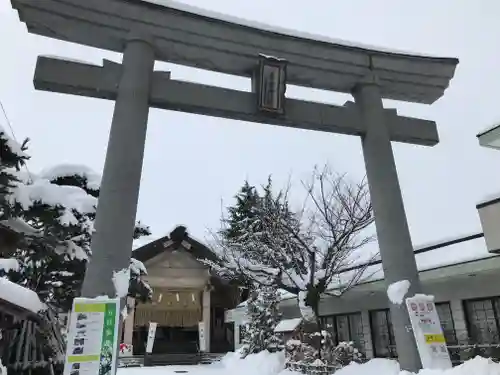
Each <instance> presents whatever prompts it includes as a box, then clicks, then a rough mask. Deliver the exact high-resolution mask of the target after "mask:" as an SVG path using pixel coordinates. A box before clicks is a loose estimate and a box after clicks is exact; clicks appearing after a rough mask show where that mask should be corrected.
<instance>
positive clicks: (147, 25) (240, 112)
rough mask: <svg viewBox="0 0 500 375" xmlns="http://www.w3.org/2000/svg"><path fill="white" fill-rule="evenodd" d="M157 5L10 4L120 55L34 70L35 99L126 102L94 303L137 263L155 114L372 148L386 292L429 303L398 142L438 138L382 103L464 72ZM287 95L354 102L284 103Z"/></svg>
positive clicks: (44, 28) (413, 361)
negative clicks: (59, 96)
mask: <svg viewBox="0 0 500 375" xmlns="http://www.w3.org/2000/svg"><path fill="white" fill-rule="evenodd" d="M160 2H161V0H146V1H141V0H85V1H81V0H43V1H40V0H11V3H12V6H13V8H15V9H16V10H17V11H18V13H19V16H20V19H21V21H22V22H24V23H25V24H26V25H27V27H28V31H29V32H31V33H35V34H38V35H43V36H47V37H51V38H56V39H61V40H65V41H69V42H74V43H79V44H83V45H87V46H92V47H96V48H101V49H107V50H111V51H116V52H119V53H123V61H122V63H121V64H118V63H113V62H109V61H104V63H103V65H102V66H95V65H91V64H85V63H79V62H71V61H64V60H60V59H55V58H48V57H39V59H38V62H37V66H36V71H35V79H34V82H35V87H36V88H37V89H40V90H46V91H53V92H61V93H68V94H74V95H82V96H88V97H94V98H102V99H109V100H114V101H115V109H114V114H113V120H112V125H111V132H110V137H109V143H108V149H107V154H106V161H105V166H104V172H103V180H102V185H101V193H100V198H99V206H98V208H97V217H96V223H95V228H96V232H95V234H94V236H93V238H92V245H91V247H92V252H93V259H92V261H91V262H90V264H89V266H88V270H87V273H86V276H85V281H84V286H83V294H84V296H87V297H94V296H96V295H99V294H102V293H106V294H108V295H113V294H114V289H113V285H112V282H111V276H112V273H113V271H115V270H119V269H122V268H124V267H127V266H128V264H129V260H130V256H131V248H132V233H133V228H134V222H135V216H136V209H137V200H138V194H139V185H140V178H141V169H142V162H143V153H144V143H145V137H146V127H147V119H148V112H149V107H156V108H162V109H169V110H175V111H183V112H190V113H197V114H202V115H209V116H217V117H224V118H230V119H236V120H242V121H250V122H259V123H266V124H272V125H281V126H287V127H294V128H302V129H308V130H315V131H324V132H333V133H341V134H349V135H356V136H359V137H361V139H362V147H363V154H364V159H365V164H366V173H367V177H368V182H369V188H370V193H371V199H372V203H373V208H374V213H375V222H376V230H377V235H378V243H379V247H380V254H381V257H382V261H383V269H384V274H385V279H386V283H387V284H388V285H389V284H391V283H393V282H396V281H399V280H403V279H405V280H408V281H410V282H411V287H410V291H409V295H414V294H416V293H420V292H421V286H420V281H419V277H418V271H417V267H416V263H415V257H414V254H413V246H412V242H411V238H410V233H409V229H408V224H407V220H406V215H405V210H404V205H403V200H402V196H401V190H400V186H399V182H398V177H397V172H396V167H395V162H394V156H393V152H392V146H391V142H393V141H394V142H405V143H411V144H417V145H425V146H433V145H435V144H437V143H438V141H439V138H438V134H437V130H436V124H435V123H434V122H433V121H429V120H422V119H415V118H409V117H404V116H400V115H398V114H397V112H396V110H392V109H384V107H383V104H382V99H383V98H389V99H395V100H401V101H408V102H416V103H423V104H432V103H433V102H434V101H436V100H437V99H439V98H440V97H441V96H442V95H443V93H444V91H445V89H446V88H447V87H448V84H449V81H450V80H451V78H452V77H453V75H454V72H455V68H456V65H457V64H458V60H457V59H453V58H433V57H423V56H413V55H409V54H404V53H395V52H387V51H382V50H377V49H374V48H368V47H359V46H351V45H345V44H343V43H339V42H336V41H332V40H326V39H324V38H320V37H315V36H311V35H306V36H300V35H295V34H294V33H293V32H290V31H288V30H280V29H275V28H272V27H270V26H267V25H257V24H251V23H249V22H246V21H242V20H234V19H230V18H228V17H225V16H221V15H216V14H209V13H207V12H203V11H201V10H199V9H196V8H190V7H187V6H185V5H181V4H176V3H174V2H171V1H165V0H163V5H160V4H158V3H160ZM155 3H156V4H155ZM261 54H267V55H272V56H277V57H279V59H275V58H274V59H273V58H266V57H262V56H261ZM155 60H160V61H167V62H173V63H176V64H182V65H187V66H192V67H197V68H202V69H207V70H212V71H218V72H223V73H228V74H234V75H239V76H244V77H253V78H254V80H253V81H254V83H255V84H254V91H253V92H242V91H236V90H231V89H226V88H220V87H214V86H206V85H201V84H196V83H188V82H182V81H176V80H174V79H172V78H171V77H170V73H169V72H160V71H154V68H153V66H154V62H155ZM259 64H260V65H259ZM257 66H260V68H259V69H256V67H257ZM266 69H267V70H266ZM256 72H257V73H256ZM285 73H286V74H285ZM266 74H267V76H266ZM273 78H274V79H273ZM276 78H278V79H276ZM264 80H266V82H264ZM276 82H277V83H276ZM287 83H289V84H293V85H299V86H304V87H310V88H318V89H326V90H332V91H337V92H345V93H351V94H352V95H353V97H354V99H355V101H354V102H348V103H346V105H344V106H334V105H327V104H319V103H313V102H307V101H302V100H292V99H285V97H284V92H285V87H286V84H287ZM264 84H270V85H271V86H274V87H272V89H271V90H267V91H265V90H264V89H263V88H264V86H265V85H264ZM266 87H267V86H266ZM266 96H271V97H272V100H271V102H267V101H265V103H264V101H263V100H262V98H263V97H266ZM269 103H271V104H269ZM391 313H392V320H393V324H394V333H395V339H396V344H397V350H398V354H399V360H400V363H401V366H402V368H403V369H406V370H411V371H414V370H417V369H418V368H420V359H419V356H418V352H417V350H416V345H415V341H414V338H413V334H412V332H411V330H410V329H409V327H410V321H409V317H408V313H407V310H406V307H405V306H404V305H402V306H396V305H394V304H391Z"/></svg>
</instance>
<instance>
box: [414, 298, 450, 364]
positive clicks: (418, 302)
mask: <svg viewBox="0 0 500 375" xmlns="http://www.w3.org/2000/svg"><path fill="white" fill-rule="evenodd" d="M406 305H407V307H408V313H409V314H410V321H411V325H412V328H413V334H414V335H415V340H416V342H417V348H418V352H419V354H420V359H421V361H422V366H423V368H428V369H449V368H451V367H452V364H451V360H450V355H449V353H448V348H447V347H446V340H445V337H444V334H443V329H442V328H441V323H440V321H439V316H438V313H437V311H436V305H435V304H434V301H433V298H432V297H429V296H424V295H421V296H419V295H416V296H415V297H411V298H407V299H406Z"/></svg>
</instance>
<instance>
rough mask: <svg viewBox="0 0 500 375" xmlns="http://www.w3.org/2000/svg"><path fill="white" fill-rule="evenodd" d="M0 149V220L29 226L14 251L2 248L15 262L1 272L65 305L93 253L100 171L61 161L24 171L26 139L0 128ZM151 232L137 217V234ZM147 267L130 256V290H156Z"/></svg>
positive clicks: (142, 293)
mask: <svg viewBox="0 0 500 375" xmlns="http://www.w3.org/2000/svg"><path fill="white" fill-rule="evenodd" d="M0 151H1V154H0V155H1V160H0V221H2V225H5V224H6V223H7V224H8V223H10V222H14V221H15V222H16V223H22V224H23V225H24V227H25V228H29V230H23V231H22V233H19V236H18V241H17V242H18V243H17V244H16V245H17V246H16V249H15V250H14V252H11V253H9V254H0V258H5V257H9V258H11V259H12V260H16V261H17V262H16V267H10V268H8V269H0V276H3V275H7V276H8V277H9V279H10V280H11V281H13V282H16V283H18V284H21V285H23V286H25V287H27V288H29V289H31V290H34V291H36V292H37V293H38V294H39V296H40V297H41V299H42V300H44V301H45V302H49V303H52V304H53V305H55V306H57V307H59V308H60V309H62V310H67V309H69V307H70V306H71V303H72V300H73V298H74V297H75V296H78V295H79V291H80V287H81V284H82V281H83V276H84V273H85V267H86V263H87V260H88V257H89V255H90V238H91V235H92V231H93V222H94V219H95V208H96V205H97V197H98V195H99V184H100V176H98V175H97V174H95V173H94V172H92V171H91V170H90V169H88V168H86V167H79V166H59V167H56V168H52V169H50V170H48V171H45V172H44V173H42V174H41V175H40V176H35V175H34V174H26V173H24V174H23V173H21V172H20V167H21V166H22V165H23V164H24V163H25V161H26V160H27V159H28V156H27V155H26V153H25V151H26V142H25V143H23V145H19V144H17V143H16V142H15V141H14V140H12V139H11V138H9V137H8V135H7V133H6V132H5V131H3V129H1V128H0ZM149 234H150V232H149V228H147V227H146V226H144V225H142V224H140V223H138V225H137V226H136V228H135V233H134V238H138V237H140V236H143V235H149ZM3 263H5V262H3ZM9 264H13V262H9ZM145 273H146V270H145V268H144V265H142V267H137V266H136V265H134V264H133V261H131V282H130V291H129V293H130V295H131V296H134V297H135V298H136V299H138V300H142V301H144V300H147V299H149V298H150V297H151V294H152V293H151V288H150V287H149V285H147V283H146V282H145V281H144V279H143V277H142V276H144V275H145Z"/></svg>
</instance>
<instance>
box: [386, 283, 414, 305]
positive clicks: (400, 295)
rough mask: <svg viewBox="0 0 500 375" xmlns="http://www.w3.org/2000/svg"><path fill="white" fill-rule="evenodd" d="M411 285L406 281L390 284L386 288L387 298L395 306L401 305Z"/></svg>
mask: <svg viewBox="0 0 500 375" xmlns="http://www.w3.org/2000/svg"><path fill="white" fill-rule="evenodd" d="M410 286H411V283H410V282H409V281H408V280H401V281H397V282H395V283H392V284H391V285H389V287H388V288H387V296H388V297H389V300H390V301H391V302H392V303H393V304H395V305H401V304H402V303H403V301H404V299H405V296H406V294H407V293H408V290H409V289H410Z"/></svg>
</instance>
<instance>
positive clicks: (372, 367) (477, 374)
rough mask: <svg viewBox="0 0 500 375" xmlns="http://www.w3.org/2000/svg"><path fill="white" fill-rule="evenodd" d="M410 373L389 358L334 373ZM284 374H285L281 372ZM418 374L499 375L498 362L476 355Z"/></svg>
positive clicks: (350, 374) (352, 374)
mask: <svg viewBox="0 0 500 375" xmlns="http://www.w3.org/2000/svg"><path fill="white" fill-rule="evenodd" d="M374 374H376V375H411V373H409V372H407V371H401V370H400V367H399V363H398V362H396V361H393V360H389V359H372V360H371V361H369V362H367V363H365V364H362V365H360V364H357V363H352V364H350V365H349V366H346V367H344V368H343V369H341V370H339V371H337V372H336V373H335V375H374ZM281 375H285V374H281ZM418 375H500V364H498V363H495V362H493V361H492V360H491V359H486V358H482V357H476V358H474V359H471V360H470V361H467V362H465V363H463V364H462V365H460V366H456V367H453V368H451V369H448V370H431V369H424V370H420V372H419V373H418Z"/></svg>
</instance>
